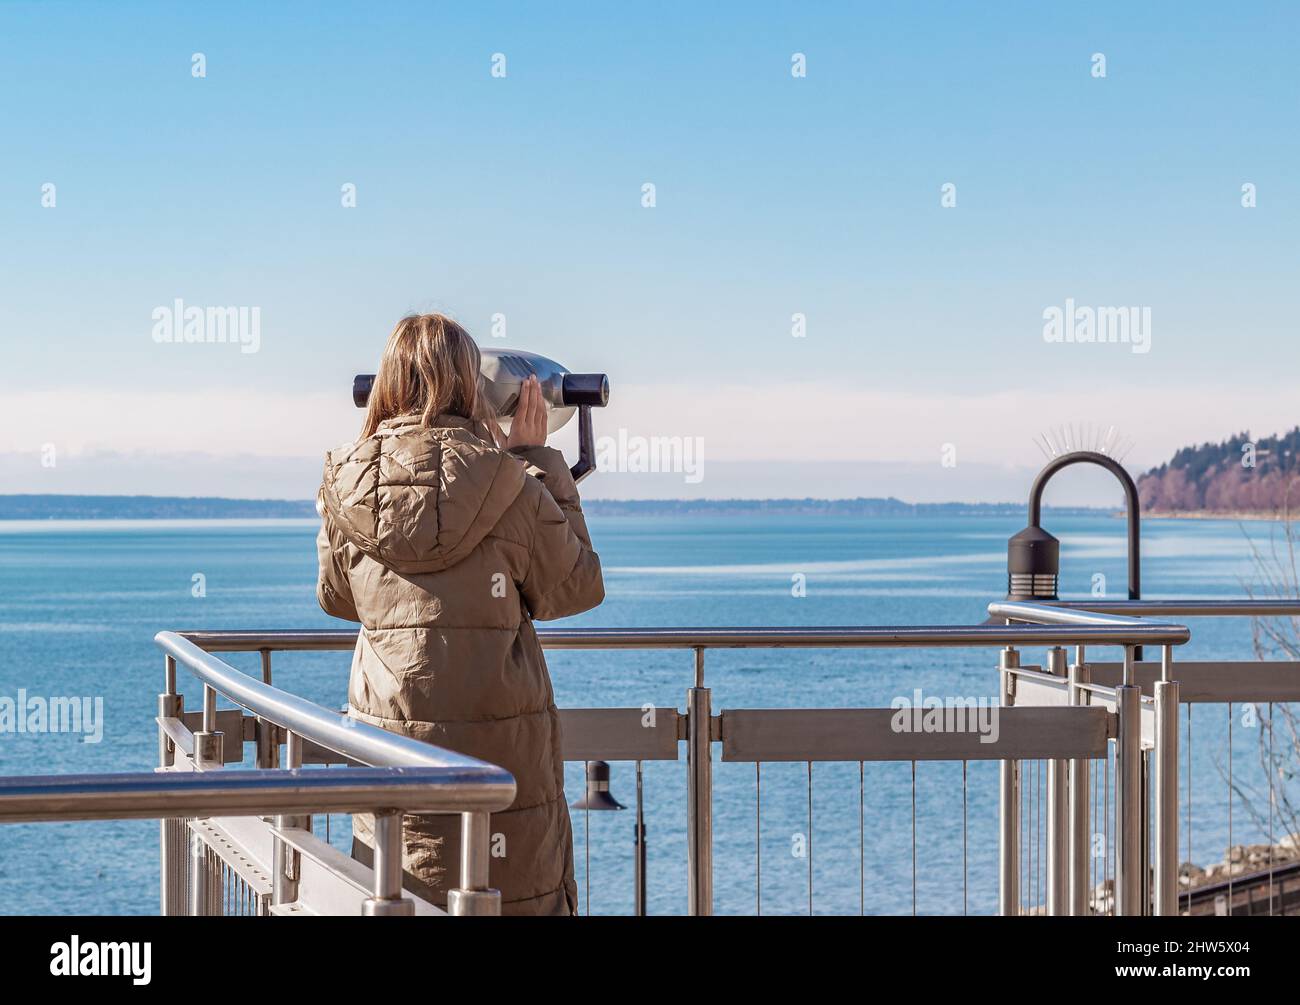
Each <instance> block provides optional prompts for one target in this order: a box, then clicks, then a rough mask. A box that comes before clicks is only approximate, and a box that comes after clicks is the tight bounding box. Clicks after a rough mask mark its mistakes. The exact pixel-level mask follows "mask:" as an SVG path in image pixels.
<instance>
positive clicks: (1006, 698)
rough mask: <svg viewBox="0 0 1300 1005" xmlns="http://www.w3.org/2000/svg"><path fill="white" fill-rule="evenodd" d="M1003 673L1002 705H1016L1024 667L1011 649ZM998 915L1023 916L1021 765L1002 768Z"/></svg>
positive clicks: (1012, 763)
mask: <svg viewBox="0 0 1300 1005" xmlns="http://www.w3.org/2000/svg"><path fill="white" fill-rule="evenodd" d="M998 665H999V669H1000V671H1001V688H1002V704H1003V706H1005V707H1008V708H1009V707H1010V706H1012V705H1014V704H1015V703H1016V678H1015V674H1014V673H1013V672H1012V671H1013V670H1014V669H1015V668H1017V667H1019V666H1020V653H1019V652H1017V651H1016V650H1015V649H1012V648H1010V647H1008V648H1006V649H1003V650H1002V653H1001V656H1000V657H999V659H998ZM998 772H999V775H998V779H999V786H998V819H999V821H1000V822H1001V832H1000V834H999V837H998V850H999V855H998V913H999V914H1001V915H1002V916H1003V917H1011V916H1013V915H1017V914H1019V913H1020V762H1019V761H1013V760H1006V759H1004V760H1002V761H1000V762H999V764H998Z"/></svg>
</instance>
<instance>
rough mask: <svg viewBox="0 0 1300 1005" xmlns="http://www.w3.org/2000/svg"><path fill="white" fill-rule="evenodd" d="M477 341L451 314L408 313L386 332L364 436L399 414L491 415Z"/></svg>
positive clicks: (427, 420)
mask: <svg viewBox="0 0 1300 1005" xmlns="http://www.w3.org/2000/svg"><path fill="white" fill-rule="evenodd" d="M479 362H480V356H479V351H478V346H477V345H475V343H474V340H473V339H472V338H470V335H469V332H467V331H465V329H464V328H462V327H461V326H460V325H458V324H457V323H456V322H455V321H453V320H452V319H451V318H448V317H444V316H443V315H441V314H412V315H411V316H409V317H405V318H402V320H401V321H399V322H397V327H396V328H394V329H393V334H391V335H390V336H388V344H387V345H386V346H384V354H383V356H381V357H380V359H379V369H378V371H377V372H376V373H375V382H374V384H373V386H372V387H371V389H370V402H369V404H368V405H367V407H366V418H365V421H364V422H363V423H362V426H361V436H362V438H363V439H364V438H365V437H367V436H372V435H374V433H375V432H376V431H377V430H378V429H379V424H380V423H381V422H383V421H384V420H386V419H391V418H394V417H395V416H398V415H419V416H420V421H421V422H422V423H423V424H424V425H426V426H429V425H432V424H433V420H434V418H435V417H436V416H439V415H459V416H460V417H461V418H465V419H473V420H476V421H479V422H484V423H486V422H490V421H493V416H492V412H491V408H490V407H489V405H488V402H487V396H486V395H485V394H483V391H482V387H481V382H482V377H481V376H480V375H479Z"/></svg>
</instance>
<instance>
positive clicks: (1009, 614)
mask: <svg viewBox="0 0 1300 1005" xmlns="http://www.w3.org/2000/svg"><path fill="white" fill-rule="evenodd" d="M988 612H989V617H993V618H1007V619H1014V620H1017V621H1021V622H1029V623H1033V624H1049V625H1080V626H1085V625H1105V626H1107V627H1111V626H1120V625H1123V626H1128V627H1133V628H1136V627H1139V626H1142V625H1147V626H1158V627H1160V628H1164V629H1167V630H1168V631H1169V632H1170V637H1169V638H1165V639H1161V640H1160V641H1161V642H1162V643H1166V644H1168V643H1172V644H1174V645H1181V644H1183V643H1185V642H1187V641H1189V640H1190V639H1191V637H1192V633H1191V631H1190V630H1188V629H1187V628H1186V627H1185V626H1184V625H1173V624H1170V623H1169V622H1166V621H1147V620H1144V619H1142V618H1137V617H1132V616H1130V615H1125V614H1113V613H1105V612H1101V611H1096V610H1093V609H1091V608H1080V607H1054V606H1050V605H1046V604H1031V603H1025V602H1023V601H1015V600H1000V601H994V602H993V603H991V604H989V606H988ZM1175 636H1180V637H1177V638H1175Z"/></svg>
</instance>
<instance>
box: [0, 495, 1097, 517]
mask: <svg viewBox="0 0 1300 1005" xmlns="http://www.w3.org/2000/svg"><path fill="white" fill-rule="evenodd" d="M583 509H584V510H585V511H586V512H587V513H588V514H589V515H592V516H647V517H649V516H737V515H761V516H860V517H927V516H929V517H949V516H999V517H1001V516H1006V517H1023V516H1024V514H1025V505H1024V503H964V502H946V503H909V502H904V501H903V500H901V499H895V498H892V497H891V498H856V499H811V498H806V499H587V500H584V501H583ZM1047 512H1049V513H1052V514H1055V515H1058V516H1061V515H1066V516H1068V515H1078V516H1098V515H1104V514H1106V513H1109V512H1111V509H1110V508H1109V507H1105V508H1093V507H1086V506H1078V507H1048V508H1047ZM315 516H316V505H315V502H314V501H310V500H295V499H229V498H222V497H216V496H194V497H182V496H108V495H56V494H50V495H31V494H24V495H0V522H3V521H18V520H22V521H28V522H31V521H45V520H48V521H58V520H231V519H236V520H239V519H245V520H247V519H252V520H266V519H302V518H314V517H315Z"/></svg>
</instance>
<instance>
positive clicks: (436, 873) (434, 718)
mask: <svg viewBox="0 0 1300 1005" xmlns="http://www.w3.org/2000/svg"><path fill="white" fill-rule="evenodd" d="M480 433H481V434H482V435H480ZM318 508H319V509H320V511H321V517H322V527H321V532H320V535H319V537H318V539H317V545H318V550H319V553H320V582H319V586H318V589H317V596H318V598H319V600H320V604H321V607H323V608H324V609H325V611H326V612H327V613H329V614H332V615H334V616H335V617H339V618H346V619H348V620H350V621H360V622H361V624H362V630H361V634H360V638H359V639H358V641H357V648H356V652H355V654H354V656H353V660H352V676H351V680H350V684H349V687H348V703H349V705H350V714H351V715H353V716H355V717H356V718H358V719H361V720H364V721H366V722H370V723H374V724H375V725H378V726H382V727H383V728H385V729H390V730H394V731H396V732H401V733H405V734H407V735H409V736H414V737H416V738H417V739H420V740H425V741H428V742H429V743H434V744H437V745H438V746H440V747H447V748H449V749H451V750H455V751H459V752H461V753H464V754H469V755H472V756H474V757H479V758H482V759H483V760H486V761H491V762H492V763H494V764H499V765H501V766H502V767H505V768H506V769H507V770H509V771H510V773H511V774H513V775H514V777H515V782H516V784H517V786H518V789H517V794H516V798H515V801H514V803H513V804H512V805H511V807H510V808H509V809H508V810H506V811H504V812H502V813H495V814H493V815H492V827H491V830H492V834H493V857H492V860H491V882H492V885H493V886H494V887H496V888H497V889H499V890H500V891H501V900H502V905H501V906H502V913H503V914H572V913H574V912H575V910H576V906H577V888H576V886H575V884H574V880H573V835H572V831H571V829H570V824H569V811H568V806H567V804H566V802H565V798H564V764H563V761H562V760H561V754H560V732H559V729H560V727H559V719H558V716H557V714H556V709H555V698H554V695H553V693H552V690H551V680H550V675H549V674H548V673H547V670H546V660H545V659H544V658H543V656H542V650H541V646H540V645H539V644H538V641H537V635H536V633H535V632H534V631H533V620H534V619H540V620H545V619H548V618H562V617H565V616H567V615H571V614H577V613H579V612H581V611H585V610H588V609H590V608H592V607H595V606H596V605H597V604H599V603H600V602H601V600H602V599H604V595H605V591H604V584H603V582H602V580H601V573H600V559H599V557H598V556H597V555H596V553H595V552H594V551H593V550H592V548H591V539H590V537H589V536H588V534H587V526H586V523H585V521H584V520H583V517H582V510H581V508H580V506H579V500H578V490H577V487H576V486H575V485H574V483H573V478H572V477H571V476H570V474H569V470H568V468H567V467H566V465H565V463H564V458H563V456H562V455H561V454H560V452H559V451H557V450H552V449H550V448H548V447H533V448H529V449H523V450H518V451H514V452H507V451H504V450H500V449H498V448H497V447H496V446H493V445H490V444H489V443H488V442H487V441H486V430H485V429H484V428H483V427H482V426H478V425H476V424H475V423H473V422H471V421H469V420H467V419H462V418H459V417H457V416H446V415H444V416H439V417H438V418H437V419H436V420H435V421H434V423H433V425H432V426H431V427H426V426H422V425H421V424H420V422H419V419H418V417H416V416H404V417H399V418H396V419H391V420H389V421H387V422H385V423H383V425H382V426H381V427H380V428H379V430H378V432H376V433H375V434H374V435H373V436H370V437H366V438H364V439H361V440H359V441H357V442H356V443H353V444H348V445H346V446H343V447H340V448H338V449H336V450H333V451H330V453H329V454H328V455H327V456H326V460H325V475H324V481H323V484H322V485H321V490H320V498H319V507H318ZM405 823H406V826H405V834H406V848H405V855H404V861H403V864H404V867H405V869H406V872H407V876H406V882H407V885H408V887H409V888H411V889H412V890H413V891H415V892H417V893H419V894H420V895H422V896H424V897H425V898H426V899H428V900H431V901H433V902H435V903H438V904H445V902H446V897H447V891H448V889H452V888H454V887H455V886H456V885H457V883H458V880H459V869H458V862H459V837H460V835H459V830H458V818H457V817H455V816H408V817H407V818H406V821H405ZM353 832H354V841H353V854H354V855H355V856H356V857H358V858H359V859H361V860H362V861H367V862H368V861H370V856H371V845H372V843H373V842H372V834H373V821H372V819H371V818H369V817H364V816H358V817H355V818H354V819H353Z"/></svg>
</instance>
